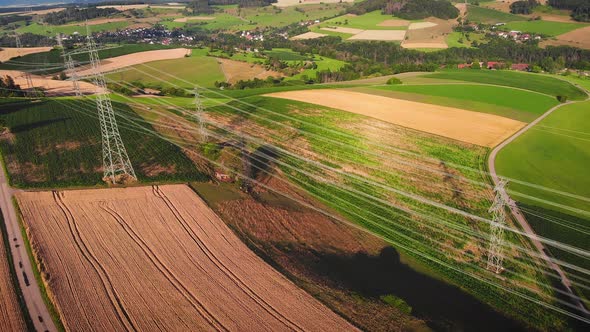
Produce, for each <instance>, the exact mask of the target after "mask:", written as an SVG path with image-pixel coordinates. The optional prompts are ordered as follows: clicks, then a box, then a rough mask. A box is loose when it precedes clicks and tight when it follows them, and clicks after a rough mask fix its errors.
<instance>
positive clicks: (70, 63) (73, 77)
mask: <svg viewBox="0 0 590 332" xmlns="http://www.w3.org/2000/svg"><path fill="white" fill-rule="evenodd" d="M57 45H58V46H59V47H60V48H61V56H62V58H63V59H64V64H65V67H66V75H67V76H68V79H69V80H70V81H72V85H73V86H74V92H75V93H76V96H78V97H81V96H82V92H81V91H80V84H79V83H78V80H79V78H78V74H77V73H76V67H75V66H74V60H73V59H72V56H71V55H70V54H67V53H66V49H65V47H64V46H63V41H62V39H61V34H60V33H58V34H57Z"/></svg>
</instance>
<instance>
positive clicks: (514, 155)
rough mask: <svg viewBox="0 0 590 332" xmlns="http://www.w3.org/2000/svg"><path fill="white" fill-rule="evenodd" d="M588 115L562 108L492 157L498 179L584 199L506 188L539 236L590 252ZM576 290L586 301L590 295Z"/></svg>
mask: <svg viewBox="0 0 590 332" xmlns="http://www.w3.org/2000/svg"><path fill="white" fill-rule="evenodd" d="M589 116H590V102H581V103H576V104H572V105H566V106H563V107H561V108H560V109H558V110H557V111H555V112H554V113H552V114H551V115H549V116H548V117H547V118H545V119H544V120H543V121H541V122H540V123H539V124H537V125H536V126H535V127H533V128H532V129H530V130H529V131H527V132H526V133H525V134H523V135H522V136H520V137H519V138H517V139H516V140H515V141H514V142H512V143H510V144H509V145H508V146H506V147H505V148H504V149H503V150H501V151H500V153H499V154H498V157H497V159H496V168H497V171H498V174H500V175H502V176H506V177H509V178H512V179H516V180H518V181H525V182H529V183H533V184H535V185H540V186H544V187H548V188H550V189H553V190H557V191H563V192H567V193H571V194H573V195H577V196H581V197H583V198H574V197H567V196H564V195H562V194H559V193H556V192H550V191H547V190H542V189H537V188H532V187H530V186H527V185H524V184H520V183H517V182H516V181H512V182H511V183H510V184H509V190H511V191H514V192H512V193H511V195H512V197H513V198H514V199H515V200H517V201H518V202H519V204H520V205H521V206H522V207H523V208H524V210H523V212H524V213H525V214H526V215H527V220H528V221H529V223H530V224H531V226H532V227H533V228H534V230H535V231H536V232H537V233H538V234H539V235H541V236H545V237H549V238H551V239H553V240H556V241H560V242H563V243H566V244H569V245H572V246H575V247H578V248H582V249H584V250H590V242H588V234H590V177H588V176H587V174H588V165H590V122H589V121H588V118H589ZM518 193H522V194H524V195H528V196H533V197H535V198H537V199H534V198H529V197H525V196H522V195H519V194H518ZM539 199H541V200H543V201H539ZM549 202H554V203H556V204H560V205H563V206H569V207H573V208H574V209H576V210H573V211H572V210H570V209H569V208H565V207H563V206H556V205H554V204H551V203H549ZM549 250H550V252H551V254H553V255H555V256H556V257H557V258H559V259H563V260H565V261H567V262H569V263H572V264H574V265H578V266H580V267H583V268H586V269H590V264H589V263H588V261H587V260H586V259H583V258H580V257H579V256H577V255H573V254H570V253H567V252H563V251H560V250H557V249H555V248H549ZM578 291H580V292H581V293H582V294H584V296H585V297H586V299H590V291H588V290H584V289H578ZM589 303H590V302H589Z"/></svg>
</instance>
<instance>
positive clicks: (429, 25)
mask: <svg viewBox="0 0 590 332" xmlns="http://www.w3.org/2000/svg"><path fill="white" fill-rule="evenodd" d="M437 25H438V24H436V23H433V22H416V23H412V24H410V26H409V27H408V30H417V29H426V28H432V27H435V26H437Z"/></svg>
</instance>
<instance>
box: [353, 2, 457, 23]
mask: <svg viewBox="0 0 590 332" xmlns="http://www.w3.org/2000/svg"><path fill="white" fill-rule="evenodd" d="M375 10H381V12H382V13H383V14H387V15H395V16H398V17H401V18H405V19H408V20H419V19H423V18H426V17H430V16H434V17H438V18H441V19H450V18H456V17H457V16H459V10H458V9H457V8H455V6H453V5H452V4H451V3H450V2H449V1H447V0H411V1H410V0H367V1H363V2H359V3H355V4H354V5H353V6H351V7H349V8H348V9H347V12H348V13H351V14H356V15H362V14H364V13H368V12H372V11H375Z"/></svg>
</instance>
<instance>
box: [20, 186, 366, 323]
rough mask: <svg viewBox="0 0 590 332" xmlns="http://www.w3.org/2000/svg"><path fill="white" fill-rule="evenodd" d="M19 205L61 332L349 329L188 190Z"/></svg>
mask: <svg viewBox="0 0 590 332" xmlns="http://www.w3.org/2000/svg"><path fill="white" fill-rule="evenodd" d="M17 199H18V202H19V205H20V207H21V211H22V213H23V217H24V220H25V223H26V227H27V230H28V233H29V234H30V235H31V243H32V246H33V248H34V251H35V253H36V255H37V256H38V258H39V259H41V260H42V261H43V267H42V269H43V271H42V273H43V276H44V278H45V282H47V285H48V288H49V292H50V294H51V298H52V301H54V302H55V304H56V306H57V308H58V311H59V313H60V315H61V317H62V320H63V323H64V325H65V327H66V329H68V330H80V331H87V330H92V329H100V330H121V329H127V328H133V329H138V330H152V329H158V328H163V329H167V330H177V329H181V330H192V329H195V328H198V329H203V330H219V329H223V330H253V329H264V330H275V331H276V330H282V329H301V330H314V331H315V330H317V331H321V330H328V329H334V328H336V329H340V330H347V331H350V330H355V328H354V327H353V326H351V325H350V324H349V323H347V322H346V321H345V320H344V319H342V318H340V317H339V316H337V315H336V314H334V313H333V312H331V311H330V310H329V309H327V308H326V307H324V306H323V305H322V304H321V303H320V302H319V301H317V300H315V299H314V298H313V297H311V296H310V295H308V294H307V293H305V292H304V291H302V290H300V289H299V288H297V287H296V286H295V285H294V284H292V283H291V282H290V281H288V280H287V279H286V278H285V277H284V276H282V275H281V274H279V273H278V272H276V271H275V270H273V269H272V268H271V267H270V266H268V265H267V264H266V263H264V262H263V261H262V259H260V258H259V257H257V256H256V255H255V254H254V253H253V252H252V251H250V250H249V249H248V248H247V247H246V246H245V245H244V244H243V243H242V242H240V241H239V239H238V238H237V237H236V236H235V235H234V234H233V233H232V231H231V230H230V229H229V228H228V227H227V226H226V225H225V224H224V223H223V221H221V219H219V218H218V217H217V216H216V215H215V214H214V213H213V212H212V211H211V210H210V208H209V207H207V205H206V204H205V203H204V202H203V201H202V200H201V199H200V198H199V197H198V196H197V195H196V194H195V193H194V192H192V191H191V189H189V188H188V187H186V186H183V185H175V186H162V187H157V186H156V187H152V188H150V187H135V188H125V189H109V190H82V191H64V192H37V193H21V194H18V196H17ZM98 221H100V222H98ZM105 249H106V250H105ZM72 280H78V281H79V282H71V281H72ZM147 313H149V314H147Z"/></svg>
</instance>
